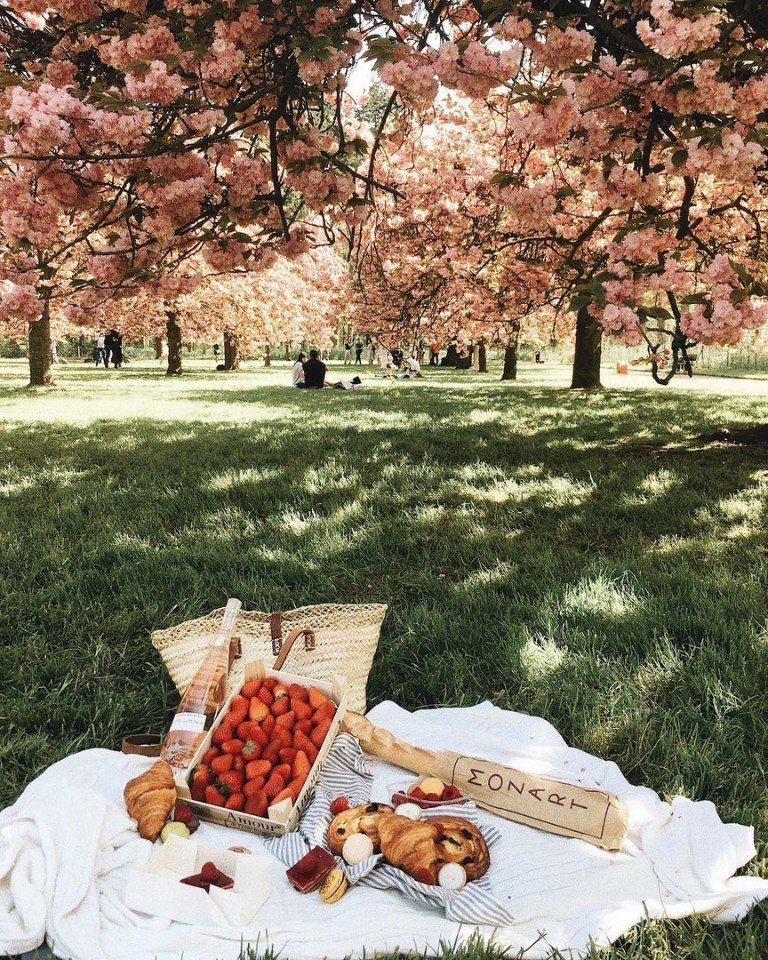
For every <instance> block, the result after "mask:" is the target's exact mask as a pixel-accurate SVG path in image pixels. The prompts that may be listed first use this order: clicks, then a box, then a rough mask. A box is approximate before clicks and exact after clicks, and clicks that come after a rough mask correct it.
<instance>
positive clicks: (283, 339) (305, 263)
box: [57, 246, 355, 376]
mask: <svg viewBox="0 0 768 960" xmlns="http://www.w3.org/2000/svg"><path fill="white" fill-rule="evenodd" d="M265 259H266V258H265ZM185 269H186V270H187V272H188V273H189V274H190V275H193V276H194V277H195V285H194V288H193V289H191V290H189V291H185V290H184V287H183V286H182V287H180V288H179V293H178V295H177V296H175V297H171V296H167V297H165V298H161V297H159V296H157V295H154V294H150V293H149V292H148V291H147V290H145V289H142V290H141V291H140V292H139V293H138V294H137V295H135V296H125V297H121V298H112V299H110V300H102V301H100V302H99V303H97V304H95V305H93V306H91V307H87V308H86V307H82V306H78V307H77V308H75V309H72V308H69V309H68V310H67V311H66V314H65V316H63V317H61V318H59V317H58V315H57V320H58V322H59V328H60V329H67V330H68V331H69V332H76V333H79V334H82V333H83V332H88V333H89V334H90V335H91V336H96V335H97V333H98V332H99V330H103V329H106V328H108V327H116V328H118V329H119V330H120V331H121V332H122V334H123V335H124V337H125V338H126V339H128V340H133V339H139V338H142V337H163V338H165V339H166V340H167V342H168V369H167V373H168V374H169V375H171V376H175V375H178V374H180V373H181V372H182V355H181V346H182V342H184V341H193V342H194V341H199V340H209V341H210V340H216V339H218V338H219V337H221V336H223V337H224V343H225V363H226V364H227V368H228V369H234V368H236V366H237V361H238V358H239V356H240V355H246V356H255V355H256V354H257V353H258V352H259V351H260V350H261V349H263V348H264V347H265V346H266V347H268V346H269V345H270V344H275V343H287V344H291V345H298V344H299V343H302V342H304V341H307V342H310V343H312V344H314V345H316V346H318V347H320V348H321V349H328V348H329V347H330V346H331V343H332V339H333V332H334V329H335V327H336V324H337V320H338V316H339V314H340V312H341V311H342V309H344V308H346V309H352V308H353V305H354V300H355V292H354V289H353V286H352V283H351V279H350V274H349V270H348V269H347V265H346V263H344V261H342V260H341V258H340V257H339V256H337V255H336V254H335V253H334V252H333V250H332V249H331V248H329V247H327V246H323V247H319V248H316V249H312V250H309V251H307V252H305V253H303V254H301V255H299V256H297V257H295V258H289V257H285V256H279V255H277V254H273V256H272V262H271V264H270V265H269V266H267V265H266V264H265V265H264V267H263V269H262V270H259V271H250V272H247V273H243V272H241V273H230V274H222V275H209V276H205V277H204V278H202V279H200V277H201V275H202V271H203V265H201V264H198V263H195V262H194V261H192V262H190V263H188V264H186V265H185ZM67 323H68V326H66V327H65V324H67Z"/></svg>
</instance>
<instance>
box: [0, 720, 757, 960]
mask: <svg viewBox="0 0 768 960" xmlns="http://www.w3.org/2000/svg"><path fill="white" fill-rule="evenodd" d="M369 716H370V718H371V720H373V722H374V723H377V724H379V725H381V726H384V727H387V728H388V729H390V730H391V731H392V732H394V733H396V734H398V735H399V736H401V737H403V738H404V739H406V740H408V741H409V742H411V743H414V744H416V745H422V746H429V747H433V748H436V749H455V750H460V751H462V752H463V753H467V754H471V755H476V756H483V757H487V758H489V759H494V760H498V761H500V762H503V763H507V764H510V765H515V766H518V767H520V768H523V769H526V770H529V771H531V772H535V773H539V774H542V775H545V776H552V777H557V778H559V779H564V780H568V781H570V782H574V783H581V784H583V785H584V786H599V787H601V788H602V789H606V790H611V791H614V792H615V793H617V794H618V795H619V796H621V797H622V798H623V799H624V800H625V802H626V803H627V805H628V807H629V810H630V820H631V826H630V836H629V839H628V841H627V843H626V845H625V848H624V849H623V850H622V851H621V852H620V853H617V854H611V853H606V852H604V851H601V850H597V849H596V848H594V847H591V846H589V845H588V844H586V843H584V842H583V841H580V840H569V839H565V838H562V837H555V836H552V835H550V834H546V833H542V832H541V831H537V830H533V829H530V828H529V827H524V826H520V825H518V824H514V823H510V822H508V821H504V820H500V819H499V818H498V817H494V816H492V815H491V814H487V813H484V812H482V811H481V812H480V814H479V815H480V817H481V818H482V817H486V818H488V823H489V824H490V823H493V825H494V826H496V827H497V828H499V829H500V831H501V834H502V839H501V840H500V841H499V842H498V843H497V844H496V845H495V846H494V848H493V856H492V866H491V871H490V873H489V875H488V876H489V879H490V882H491V885H492V887H493V890H494V893H495V895H496V896H497V898H498V899H499V900H500V901H501V902H502V903H503V904H504V905H505V906H506V907H508V908H509V910H510V911H511V913H512V916H513V917H514V922H513V923H511V924H510V925H509V926H505V927H503V928H498V929H495V930H494V929H493V928H491V927H488V926H480V927H473V926H471V925H460V924H457V923H455V922H452V921H450V920H447V919H446V918H445V916H443V915H442V914H441V913H440V912H439V911H437V910H434V909H431V908H429V907H426V906H422V905H419V904H415V903H413V902H411V901H409V900H407V899H405V898H404V897H403V896H401V895H400V894H398V893H396V892H394V891H386V890H376V889H370V888H369V889H366V888H363V887H360V886H356V887H355V888H354V890H351V891H350V892H349V893H348V894H347V895H346V897H345V898H344V899H343V900H342V901H341V902H340V903H339V904H336V905H334V906H330V907H329V906H328V905H326V904H324V903H323V902H322V901H321V900H320V898H319V897H318V896H316V895H309V896H305V897H303V898H302V897H301V895H300V894H297V893H295V892H293V890H292V889H291V888H290V886H289V884H288V882H287V880H286V879H285V876H284V866H283V865H281V864H279V862H277V861H275V866H274V877H275V881H274V891H273V894H272V896H271V897H270V899H269V901H268V902H267V904H266V905H265V906H264V908H263V909H262V911H261V912H260V914H259V917H258V922H257V923H255V924H254V925H253V926H252V927H250V928H248V929H242V930H240V929H227V928H223V929H222V928H219V927H217V928H208V929H206V928H197V927H192V926H188V925H183V924H175V923H170V922H168V921H165V920H158V919H153V918H150V917H146V916H142V915H139V914H135V913H132V912H131V911H129V910H127V909H126V907H125V906H124V905H123V902H122V891H123V888H124V886H125V881H126V876H127V871H128V870H129V869H131V868H132V867H134V866H138V865H141V864H143V863H145V862H146V860H147V858H148V857H149V856H150V853H151V845H150V844H149V843H147V842H146V841H144V840H141V839H140V838H139V837H138V835H137V833H136V831H135V825H134V823H133V821H132V820H131V819H130V818H129V817H128V816H127V814H126V813H125V809H124V807H123V803H122V791H123V787H124V785H125V783H126V781H127V780H128V779H130V778H131V777H133V776H136V775H137V774H138V773H140V772H141V771H142V770H144V769H146V767H147V766H149V765H150V763H151V761H147V760H144V759H142V758H139V757H127V756H123V755H121V754H118V753H113V752H112V751H107V750H88V751H85V752H83V753H80V754H75V755H74V756H72V757H68V758H67V759H65V760H62V761H61V762H60V763H57V764H55V765H54V766H52V767H51V768H50V769H48V770H47V771H46V772H45V773H43V774H42V775H41V776H40V777H39V778H38V779H37V780H35V781H34V782H33V783H31V784H30V785H29V787H28V788H27V790H25V791H24V793H23V794H22V796H21V797H20V798H19V800H18V801H17V802H16V803H15V804H14V805H13V806H11V807H9V808H7V809H6V810H4V811H3V812H2V813H0V954H7V953H10V954H18V953H24V952H26V951H30V950H33V949H35V948H36V947H38V946H39V945H40V944H41V943H43V942H44V941H47V943H48V945H49V946H50V947H51V949H52V950H53V951H54V952H55V953H56V955H57V956H60V957H64V958H69V957H71V958H73V960H107V958H108V960H122V958H125V960H128V958H130V960H155V958H157V960H171V958H174V960H176V958H178V957H180V956H181V955H182V954H183V955H184V957H185V960H214V958H216V960H235V958H237V956H238V954H239V953H240V949H241V945H242V943H243V942H248V943H250V944H251V945H252V946H253V947H254V948H258V949H264V948H266V947H267V946H272V947H275V948H276V949H279V950H280V951H281V955H282V956H283V957H285V958H286V960H322V958H324V957H328V958H329V960H341V958H343V957H345V956H348V955H352V956H360V955H361V954H362V952H363V951H365V952H366V953H367V954H369V955H370V954H374V953H377V952H384V951H392V950H401V951H418V952H426V953H433V952H434V953H437V952H439V950H440V946H441V943H443V944H444V943H461V942H463V941H464V940H466V939H467V938H469V937H470V936H472V935H473V934H475V933H477V932H479V933H480V934H481V935H482V936H484V937H486V938H489V939H490V938H491V937H492V938H493V939H494V940H495V942H496V943H497V944H498V945H499V946H502V947H508V948H509V949H510V950H511V951H512V952H517V951H522V950H526V949H527V952H526V954H525V955H526V957H527V958H529V960H537V958H543V957H546V956H548V955H549V954H550V953H551V951H552V950H554V949H557V950H560V951H561V952H562V953H563V954H564V955H565V956H571V957H578V956H579V955H580V954H582V953H584V952H586V951H587V950H588V949H589V946H590V943H594V944H598V945H605V944H608V943H610V942H612V941H613V940H615V939H616V938H617V937H619V936H621V934H622V933H624V932H626V931H627V930H628V929H629V928H630V927H632V926H633V925H634V924H636V923H639V922H641V921H642V920H643V919H644V918H645V917H670V918H676V917H683V916H688V915H691V914H694V913H699V914H704V915H706V916H708V917H710V918H712V919H714V920H716V921H720V922H723V921H732V920H737V919H739V918H741V917H743V916H744V915H745V913H746V912H747V911H748V910H749V909H750V907H751V906H752V905H753V904H754V903H756V902H757V901H758V900H761V899H764V898H766V897H768V881H766V880H764V879H760V878H759V877H750V876H743V877H736V876H734V874H735V872H736V871H737V870H739V869H741V868H742V867H744V866H745V865H746V864H747V863H748V862H749V861H750V859H751V858H752V857H753V856H754V852H755V849H754V838H753V831H752V828H751V827H745V826H740V825H738V824H724V823H723V822H722V821H721V819H720V817H719V816H718V814H717V811H716V809H715V808H714V806H713V805H712V804H711V803H707V802H698V803H694V802H692V801H690V800H686V799H684V798H677V799H676V800H674V801H673V802H672V803H671V804H668V803H665V802H664V801H662V800H661V799H660V798H659V797H658V796H657V795H656V794H655V793H654V792H653V791H651V790H648V789H647V788H644V787H634V786H632V785H631V784H629V783H628V782H627V780H626V779H625V778H624V777H623V775H622V774H621V771H620V770H619V769H618V767H617V766H616V765H615V764H613V763H608V762H606V761H604V760H600V759H599V758H597V757H593V756H591V755H589V754H586V753H584V752H583V751H580V750H575V749H573V748H570V747H568V746H567V745H566V744H565V742H564V741H563V739H562V737H561V736H560V735H559V734H558V733H557V731H556V730H555V729H554V728H553V727H552V726H551V725H550V724H549V723H547V722H546V721H545V720H542V719H540V718H537V717H530V716H527V715H525V714H521V713H512V712H509V711H503V710H500V709H498V708H496V707H494V706H493V705H492V704H489V703H484V704H480V705H479V706H477V707H470V708H446V709H439V710H422V711H419V712H417V713H413V714H411V713H408V712H407V711H405V710H402V709H401V708H400V707H398V706H397V705H396V704H394V703H383V704H380V705H379V706H377V707H376V708H375V709H374V710H373V711H371V713H370V714H369ZM371 770H372V772H373V786H372V793H371V795H372V797H373V798H374V799H380V800H386V799H388V798H389V796H390V795H391V794H392V792H394V790H395V789H398V788H399V787H401V786H404V785H406V784H408V783H409V782H411V781H412V780H413V775H411V774H408V773H406V772H405V771H403V770H401V769H399V768H397V767H393V766H392V765H390V764H387V763H384V762H382V761H380V760H372V761H371ZM198 836H199V837H200V839H201V840H205V841H206V842H210V843H218V844H221V845H222V846H232V845H235V844H238V845H246V846H249V847H251V848H252V849H254V850H259V852H261V853H265V852H266V846H265V845H263V844H262V842H261V840H260V839H259V838H258V837H255V836H252V835H249V834H246V833H243V832H238V831H232V830H228V829H226V828H223V827H217V826H214V825H211V824H203V825H202V826H201V828H200V833H199V834H198Z"/></svg>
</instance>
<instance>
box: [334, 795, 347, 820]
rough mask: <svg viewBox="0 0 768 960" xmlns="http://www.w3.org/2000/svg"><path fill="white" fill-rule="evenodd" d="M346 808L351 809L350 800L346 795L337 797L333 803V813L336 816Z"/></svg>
mask: <svg viewBox="0 0 768 960" xmlns="http://www.w3.org/2000/svg"><path fill="white" fill-rule="evenodd" d="M345 810H349V800H347V798H346V797H336V799H335V800H334V801H333V802H332V803H331V813H332V814H333V816H334V817H335V816H336V814H338V813H343V812H344V811H345Z"/></svg>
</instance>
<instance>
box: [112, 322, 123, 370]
mask: <svg viewBox="0 0 768 960" xmlns="http://www.w3.org/2000/svg"><path fill="white" fill-rule="evenodd" d="M109 333H110V336H111V337H112V366H113V367H114V369H115V370H119V369H120V368H121V367H122V365H123V335H122V333H120V332H119V331H117V330H110V331H109Z"/></svg>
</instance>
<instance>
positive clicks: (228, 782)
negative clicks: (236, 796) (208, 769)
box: [217, 770, 245, 794]
mask: <svg viewBox="0 0 768 960" xmlns="http://www.w3.org/2000/svg"><path fill="white" fill-rule="evenodd" d="M244 783H245V774H242V773H238V772H237V771H236V770H230V771H229V772H228V773H222V774H221V776H220V777H219V780H218V784H217V785H218V787H219V790H221V792H222V793H224V788H225V787H226V788H227V790H228V791H229V793H230V794H232V793H240V791H241V790H242V789H243V784H244Z"/></svg>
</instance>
